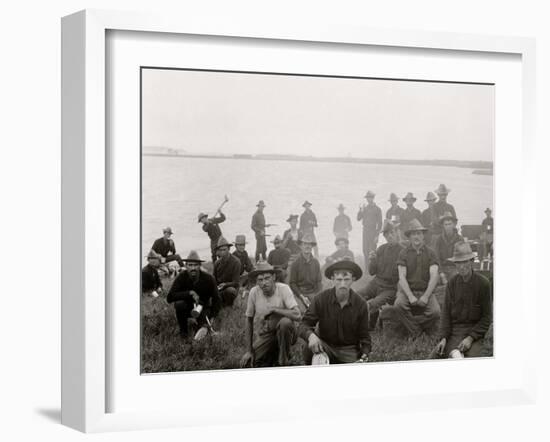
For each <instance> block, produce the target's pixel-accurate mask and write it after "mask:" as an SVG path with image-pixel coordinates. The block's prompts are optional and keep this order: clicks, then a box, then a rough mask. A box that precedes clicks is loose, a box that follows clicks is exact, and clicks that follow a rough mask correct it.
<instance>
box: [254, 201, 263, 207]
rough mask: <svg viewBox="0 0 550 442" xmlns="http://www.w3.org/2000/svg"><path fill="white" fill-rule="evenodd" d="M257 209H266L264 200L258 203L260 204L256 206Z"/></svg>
mask: <svg viewBox="0 0 550 442" xmlns="http://www.w3.org/2000/svg"><path fill="white" fill-rule="evenodd" d="M256 207H265V203H264V200H260V201H258V204H256Z"/></svg>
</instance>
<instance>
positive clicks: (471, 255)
mask: <svg viewBox="0 0 550 442" xmlns="http://www.w3.org/2000/svg"><path fill="white" fill-rule="evenodd" d="M475 257H476V255H475V253H473V252H471V253H468V254H466V255H464V256H461V257H459V258H455V257H454V256H452V257H451V258H447V260H448V261H451V262H466V261H471V260H472V259H474V258H475Z"/></svg>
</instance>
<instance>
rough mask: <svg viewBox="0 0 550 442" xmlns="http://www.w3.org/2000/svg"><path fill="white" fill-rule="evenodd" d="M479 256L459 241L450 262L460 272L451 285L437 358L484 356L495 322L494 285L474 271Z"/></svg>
mask: <svg viewBox="0 0 550 442" xmlns="http://www.w3.org/2000/svg"><path fill="white" fill-rule="evenodd" d="M474 257H475V255H474V254H473V253H472V249H471V248H470V245H469V244H468V243H466V242H458V243H456V244H455V248H454V253H453V256H452V257H451V258H449V260H450V261H452V262H454V263H455V265H456V268H457V271H458V274H456V275H455V276H453V277H452V278H451V279H450V280H449V283H448V284H447V290H446V292H445V300H444V302H443V311H442V314H441V324H440V327H439V334H440V337H441V341H439V343H438V344H437V346H436V347H435V350H434V351H433V352H432V357H436V358H447V357H453V358H462V357H476V356H477V357H479V356H482V354H483V353H482V350H483V339H484V337H485V335H486V334H487V332H488V331H489V327H490V325H491V324H492V322H493V305H492V301H491V284H490V282H489V280H488V279H487V278H485V277H484V276H482V275H481V274H479V273H477V272H474V270H473V261H474Z"/></svg>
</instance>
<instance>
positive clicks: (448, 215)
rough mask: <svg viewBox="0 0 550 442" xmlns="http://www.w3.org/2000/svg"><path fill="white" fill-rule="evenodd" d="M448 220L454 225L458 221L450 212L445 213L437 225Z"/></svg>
mask: <svg viewBox="0 0 550 442" xmlns="http://www.w3.org/2000/svg"><path fill="white" fill-rule="evenodd" d="M448 219H450V220H451V221H453V222H454V223H455V224H456V223H457V221H458V219H457V218H456V217H454V216H453V214H452V213H451V212H445V213H444V214H443V215H441V216H440V217H439V224H443V221H445V220H448Z"/></svg>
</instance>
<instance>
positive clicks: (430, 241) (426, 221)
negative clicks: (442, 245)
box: [419, 192, 441, 248]
mask: <svg viewBox="0 0 550 442" xmlns="http://www.w3.org/2000/svg"><path fill="white" fill-rule="evenodd" d="M424 201H426V202H427V203H428V208H427V209H425V210H424V211H423V212H422V218H421V219H420V220H419V221H421V222H422V224H423V225H424V226H425V227H426V228H427V229H428V231H427V232H426V235H425V236H424V241H425V242H426V245H427V246H428V247H432V248H433V246H434V245H435V240H436V239H437V237H436V236H435V235H437V232H439V231H440V230H441V229H440V227H439V218H438V216H437V212H436V210H435V202H436V201H437V197H436V196H435V194H434V193H433V192H428V193H427V194H426V199H425V200H424Z"/></svg>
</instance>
